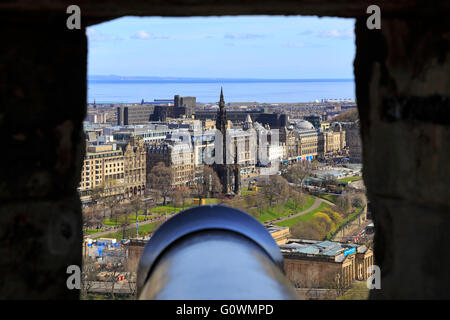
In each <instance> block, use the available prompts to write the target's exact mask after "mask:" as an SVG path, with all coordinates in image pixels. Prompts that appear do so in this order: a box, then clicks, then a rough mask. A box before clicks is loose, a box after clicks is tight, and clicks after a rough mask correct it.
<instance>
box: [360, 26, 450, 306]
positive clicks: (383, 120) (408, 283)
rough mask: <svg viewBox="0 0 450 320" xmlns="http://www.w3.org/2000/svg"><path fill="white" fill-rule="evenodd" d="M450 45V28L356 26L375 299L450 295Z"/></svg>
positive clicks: (373, 295)
mask: <svg viewBox="0 0 450 320" xmlns="http://www.w3.org/2000/svg"><path fill="white" fill-rule="evenodd" d="M449 40H450V22H449V20H448V19H439V18H434V19H413V18H409V19H408V18H405V19H383V20H382V24H381V30H376V31H372V30H368V29H367V28H366V21H365V19H359V20H358V21H357V24H356V45H357V54H356V59H355V63H354V67H355V79H356V95H357V100H358V108H359V113H360V118H361V132H362V141H363V161H364V182H365V185H366V187H367V192H368V197H369V200H370V201H371V205H372V207H373V217H374V221H375V227H376V236H375V263H376V264H377V265H379V266H380V268H381V275H382V279H381V288H382V289H381V290H372V292H371V298H384V299H390V298H396V299H402V298H412V299H414V298H448V293H449V292H450V273H449V272H448V264H449V263H450V249H449V248H448V246H447V242H448V239H449V238H450V237H449V230H450V197H449V196H450V193H449V181H450V166H449V158H450V149H449V144H450V128H449V126H448V125H449V121H450V120H449V119H450V117H449V110H450V103H449V94H450V79H449V77H450V50H449V44H450V41H449Z"/></svg>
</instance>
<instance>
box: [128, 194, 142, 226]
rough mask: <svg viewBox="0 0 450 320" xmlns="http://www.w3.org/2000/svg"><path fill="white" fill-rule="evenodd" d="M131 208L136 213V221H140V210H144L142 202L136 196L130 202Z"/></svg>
mask: <svg viewBox="0 0 450 320" xmlns="http://www.w3.org/2000/svg"><path fill="white" fill-rule="evenodd" d="M130 205H131V208H132V209H133V211H134V212H135V213H136V220H137V219H138V214H139V210H141V208H142V200H141V198H140V197H138V196H136V197H133V199H131V202H130Z"/></svg>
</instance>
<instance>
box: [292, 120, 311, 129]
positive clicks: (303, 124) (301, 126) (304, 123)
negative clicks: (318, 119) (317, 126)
mask: <svg viewBox="0 0 450 320" xmlns="http://www.w3.org/2000/svg"><path fill="white" fill-rule="evenodd" d="M295 129H298V130H314V126H313V125H312V123H311V122H308V121H306V120H299V121H297V122H296V123H295Z"/></svg>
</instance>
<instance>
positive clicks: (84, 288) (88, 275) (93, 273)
mask: <svg viewBox="0 0 450 320" xmlns="http://www.w3.org/2000/svg"><path fill="white" fill-rule="evenodd" d="M97 274H98V271H97V268H96V265H95V259H93V258H90V257H86V258H84V259H83V270H82V274H81V292H80V295H81V296H80V298H81V299H86V298H87V295H88V293H89V290H90V289H91V288H92V286H93V282H94V281H95V280H96V278H97Z"/></svg>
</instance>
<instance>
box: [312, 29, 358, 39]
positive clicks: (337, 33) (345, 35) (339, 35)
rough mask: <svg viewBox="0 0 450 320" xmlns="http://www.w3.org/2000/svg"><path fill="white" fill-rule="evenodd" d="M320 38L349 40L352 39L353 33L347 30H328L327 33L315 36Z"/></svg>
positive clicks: (323, 32) (322, 32)
mask: <svg viewBox="0 0 450 320" xmlns="http://www.w3.org/2000/svg"><path fill="white" fill-rule="evenodd" d="M317 35H318V36H319V37H321V38H335V39H350V38H353V36H354V33H353V30H351V29H347V30H337V29H333V30H328V31H321V32H319V33H318V34H317Z"/></svg>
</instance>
